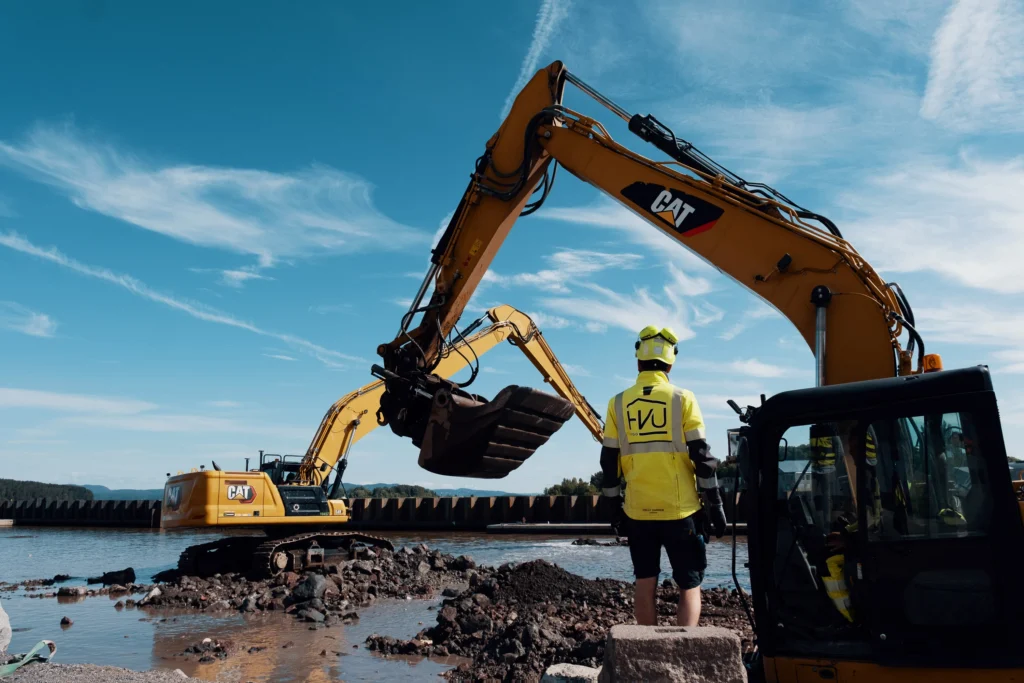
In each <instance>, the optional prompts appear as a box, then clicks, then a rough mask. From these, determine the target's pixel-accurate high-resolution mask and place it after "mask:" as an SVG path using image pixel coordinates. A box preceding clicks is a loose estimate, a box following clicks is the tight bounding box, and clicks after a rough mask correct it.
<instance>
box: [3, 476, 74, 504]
mask: <svg viewBox="0 0 1024 683" xmlns="http://www.w3.org/2000/svg"><path fill="white" fill-rule="evenodd" d="M36 498H46V499H47V500H92V498H93V495H92V491H90V490H89V489H87V488H84V487H82V486H71V485H70V484H43V483H42V482H38V481H17V480H15V479H0V500H34V499H36Z"/></svg>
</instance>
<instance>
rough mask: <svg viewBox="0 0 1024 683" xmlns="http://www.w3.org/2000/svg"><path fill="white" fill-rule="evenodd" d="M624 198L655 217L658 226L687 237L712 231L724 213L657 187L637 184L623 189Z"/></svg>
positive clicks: (693, 199) (689, 196)
mask: <svg viewBox="0 0 1024 683" xmlns="http://www.w3.org/2000/svg"><path fill="white" fill-rule="evenodd" d="M622 196H623V197H625V198H626V199H628V200H629V201H631V202H633V203H634V204H636V205H637V206H638V207H640V209H642V210H643V211H644V212H646V213H648V214H651V215H653V216H655V217H656V218H657V219H658V220H657V221H656V222H658V223H661V224H663V225H667V226H668V227H670V228H672V229H673V230H675V231H676V232H678V233H679V234H681V235H685V236H686V237H692V236H693V235H699V234H700V233H702V232H706V231H708V230H710V229H711V228H713V227H714V226H715V223H716V222H717V221H718V219H719V218H721V217H722V214H723V213H724V212H725V210H724V209H722V208H720V207H718V206H715V205H714V204H711V203H710V202H706V201H704V200H703V199H700V198H698V197H694V196H693V195H688V194H686V193H685V192H682V191H680V190H674V189H670V188H667V187H665V186H664V185H658V184H656V183H642V182H640V181H637V182H635V183H633V184H631V185H629V186H627V187H625V188H623V190H622Z"/></svg>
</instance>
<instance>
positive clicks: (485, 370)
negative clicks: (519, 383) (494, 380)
mask: <svg viewBox="0 0 1024 683" xmlns="http://www.w3.org/2000/svg"><path fill="white" fill-rule="evenodd" d="M480 372H483V373H485V374H488V375H507V374H509V372H508V370H502V369H501V368H495V367H491V366H490V365H487V366H484V367H482V368H480Z"/></svg>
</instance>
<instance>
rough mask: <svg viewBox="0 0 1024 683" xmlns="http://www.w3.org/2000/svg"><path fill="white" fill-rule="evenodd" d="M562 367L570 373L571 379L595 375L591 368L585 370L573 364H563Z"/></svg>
mask: <svg viewBox="0 0 1024 683" xmlns="http://www.w3.org/2000/svg"><path fill="white" fill-rule="evenodd" d="M562 367H563V368H565V371H566V372H568V373H569V376H570V377H593V376H594V375H593V374H592V373H591V372H590V369H589V368H585V367H583V366H582V365H573V364H572V363H562Z"/></svg>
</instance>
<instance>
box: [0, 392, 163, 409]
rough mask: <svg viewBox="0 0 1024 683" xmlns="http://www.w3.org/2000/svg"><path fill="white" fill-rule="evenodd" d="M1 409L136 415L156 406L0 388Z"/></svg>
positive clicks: (96, 397) (101, 397)
mask: <svg viewBox="0 0 1024 683" xmlns="http://www.w3.org/2000/svg"><path fill="white" fill-rule="evenodd" d="M0 408H36V409H43V410H53V411H61V412H72V413H97V414H107V415H133V414H136V413H141V412H144V411H147V410H152V409H154V408H156V405H155V404H153V403H148V402H146V401H136V400H134V399H123V398H110V397H106V396H91V395H88V394H61V393H57V392H52V391H38V390H35V389H15V388H13V387H0Z"/></svg>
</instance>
